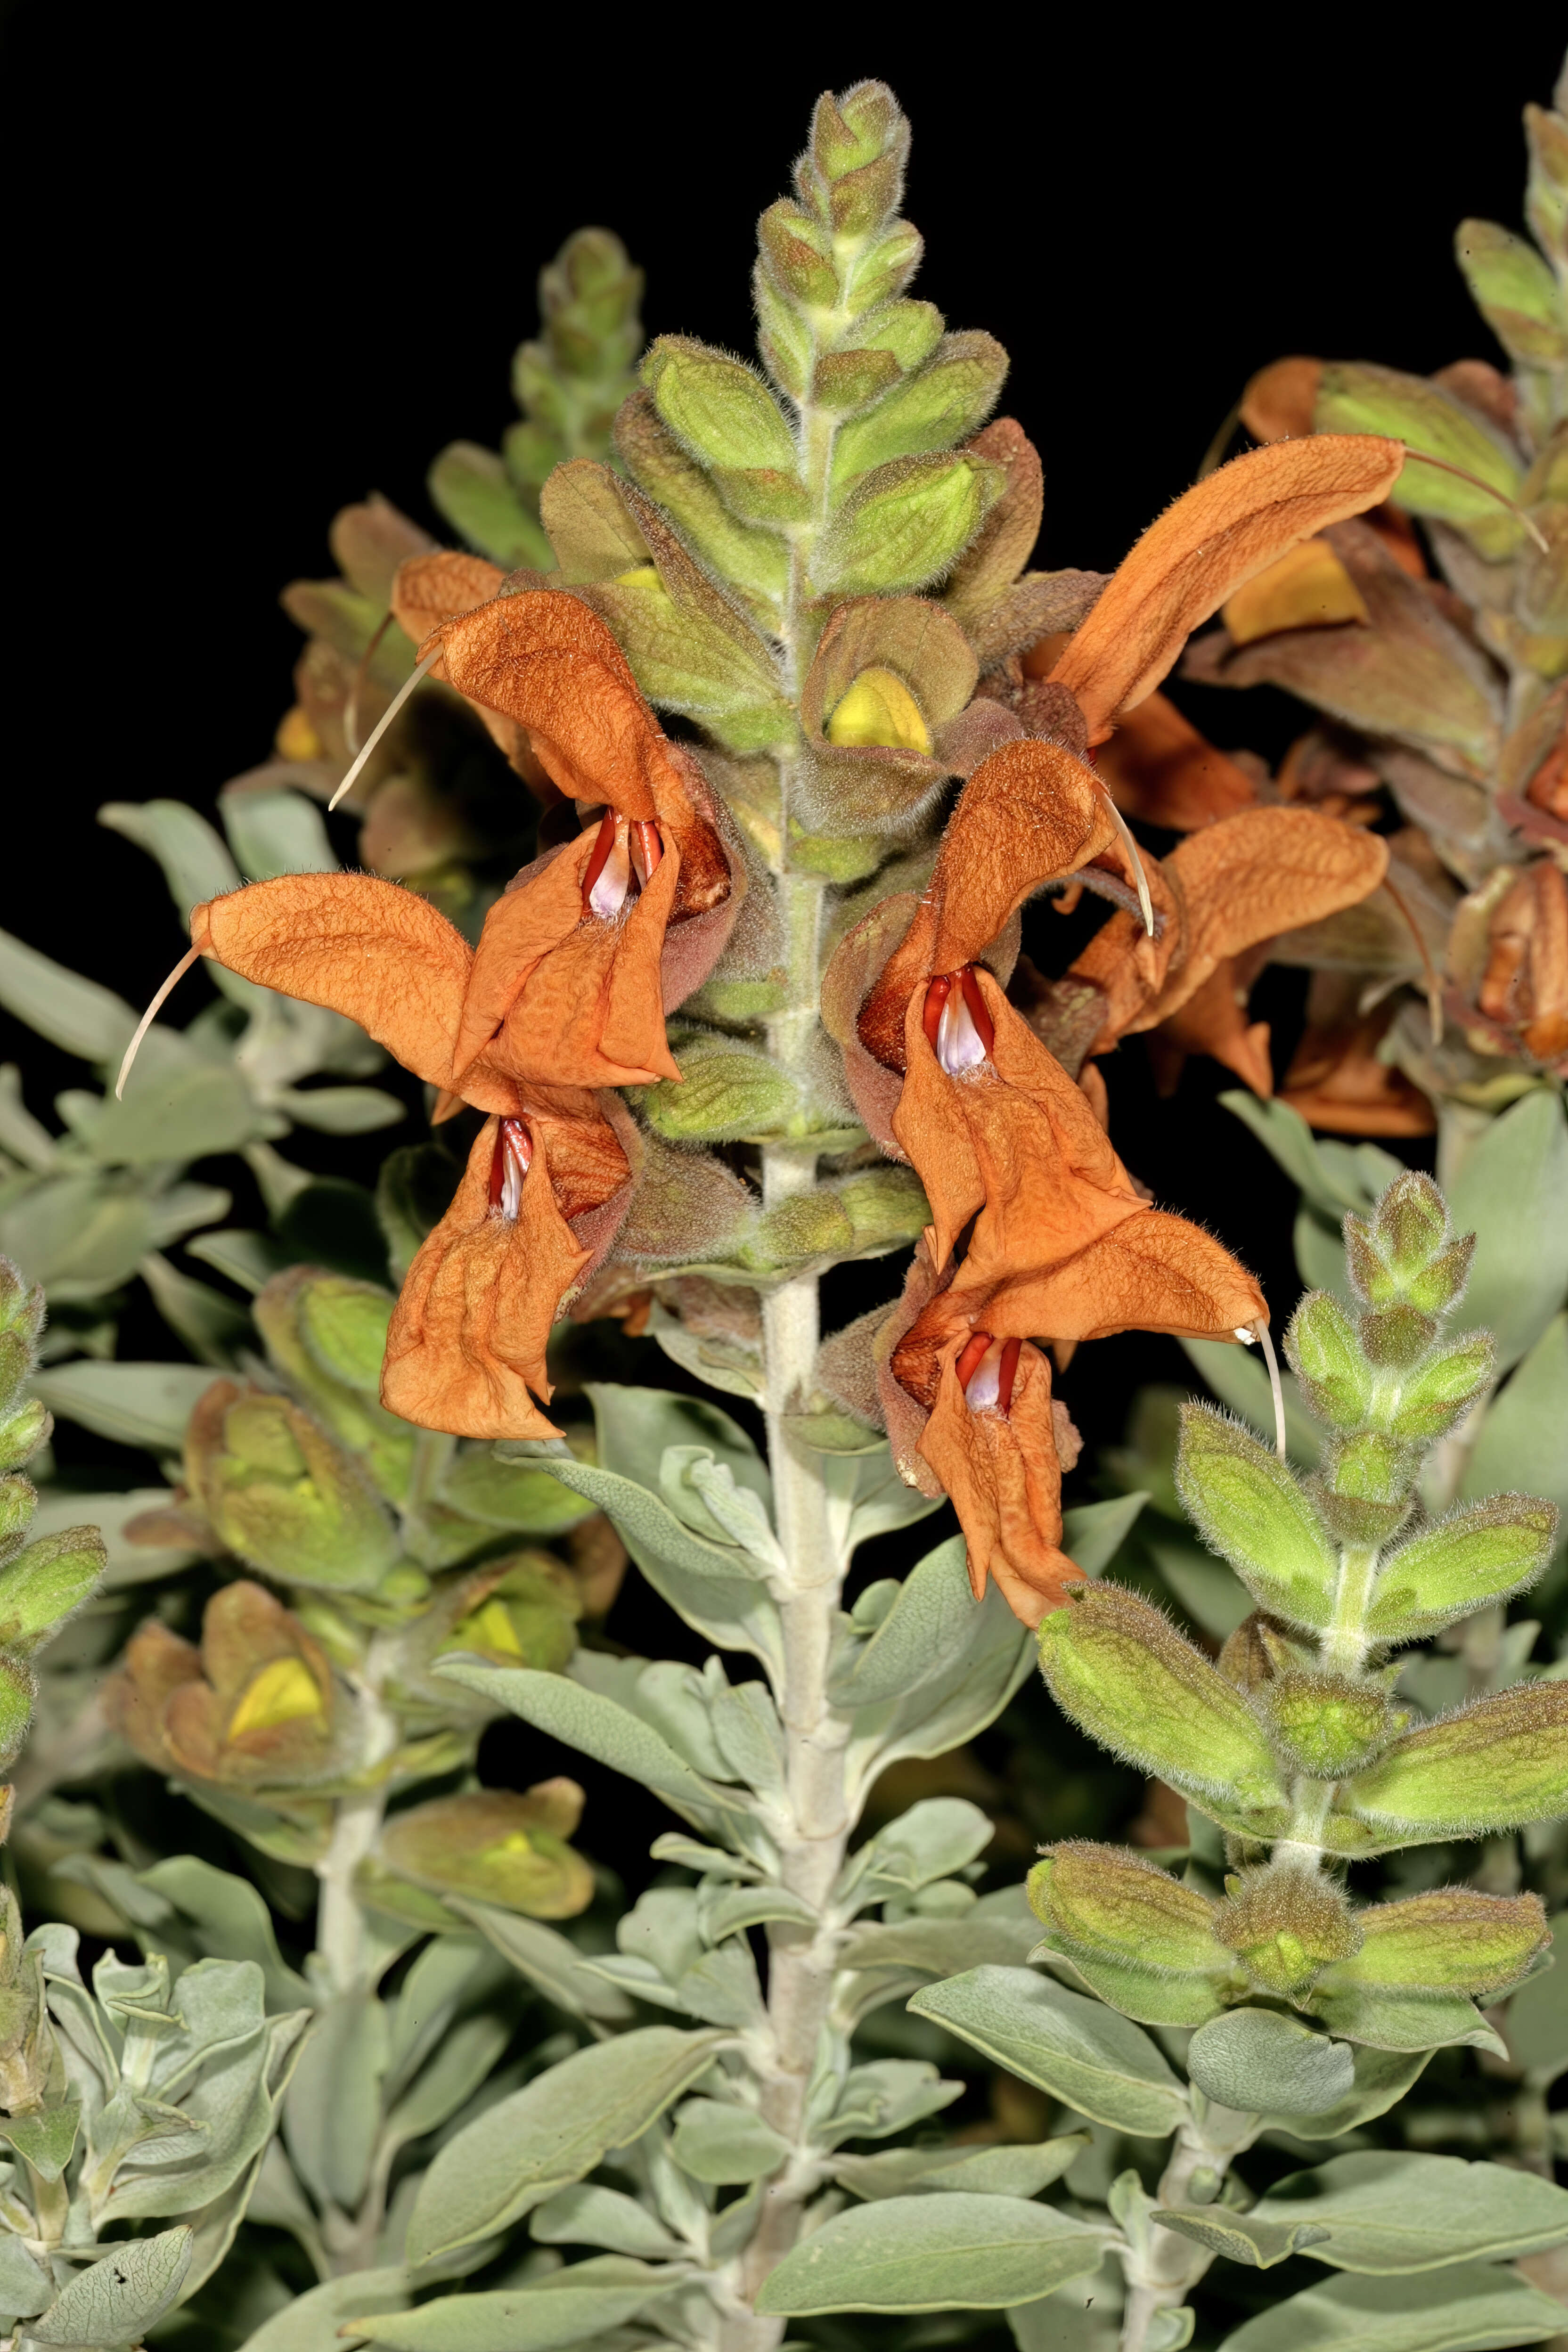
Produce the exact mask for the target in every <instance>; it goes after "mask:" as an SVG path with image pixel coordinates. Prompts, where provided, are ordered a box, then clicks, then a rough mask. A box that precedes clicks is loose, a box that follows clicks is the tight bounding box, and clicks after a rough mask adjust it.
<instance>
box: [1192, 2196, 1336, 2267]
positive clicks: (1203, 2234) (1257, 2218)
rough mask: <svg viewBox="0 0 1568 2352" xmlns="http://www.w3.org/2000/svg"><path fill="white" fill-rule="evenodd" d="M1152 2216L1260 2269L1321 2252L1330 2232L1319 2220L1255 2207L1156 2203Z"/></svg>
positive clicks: (1213, 2249)
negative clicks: (1273, 2217) (1279, 2217)
mask: <svg viewBox="0 0 1568 2352" xmlns="http://www.w3.org/2000/svg"><path fill="white" fill-rule="evenodd" d="M1150 2218H1151V2219H1152V2220H1153V2221H1160V2222H1163V2224H1164V2226H1165V2228H1166V2229H1167V2230H1174V2231H1176V2233H1177V2235H1178V2236H1180V2237H1183V2238H1191V2239H1192V2241H1193V2242H1194V2245H1198V2246H1207V2247H1208V2249H1209V2251H1210V2252H1211V2253H1215V2254H1224V2255H1225V2257H1226V2260H1227V2261H1228V2262H1233V2263H1245V2264H1246V2265H1247V2267H1248V2268H1249V2269H1251V2270H1258V2271H1267V2270H1272V2269H1273V2267H1274V2265H1275V2264H1276V2263H1284V2262H1289V2259H1290V2256H1291V2255H1292V2254H1300V2253H1305V2252H1313V2253H1318V2252H1320V2250H1321V2242H1322V2241H1323V2240H1324V2239H1325V2238H1326V2237H1327V2236H1328V2234H1329V2233H1328V2231H1327V2230H1326V2229H1324V2228H1323V2227H1322V2226H1321V2223H1319V2222H1316V2221H1299V2222H1289V2221H1270V2220H1268V2218H1267V2217H1266V2216H1265V2215H1263V2214H1262V2213H1261V2212H1259V2211H1256V2210H1255V2211H1253V2212H1251V2213H1235V2212H1232V2210H1231V2209H1230V2207H1229V2206H1228V2205H1204V2206H1201V2207H1198V2208H1196V2209H1194V2208H1193V2207H1190V2206H1184V2207H1183V2208H1182V2209H1181V2210H1180V2211H1179V2212H1175V2211H1172V2210H1169V2209H1167V2208H1165V2207H1163V2206H1156V2208H1155V2210H1154V2211H1153V2213H1152V2216H1151V2217H1150ZM1321 2259H1322V2260H1323V2261H1325V2262H1326V2261H1327V2260H1328V2256H1327V2255H1326V2254H1323V2255H1322V2256H1321Z"/></svg>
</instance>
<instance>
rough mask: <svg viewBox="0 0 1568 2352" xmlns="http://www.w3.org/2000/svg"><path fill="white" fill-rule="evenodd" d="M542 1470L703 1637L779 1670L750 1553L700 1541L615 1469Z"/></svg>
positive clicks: (772, 1612) (777, 1645)
mask: <svg viewBox="0 0 1568 2352" xmlns="http://www.w3.org/2000/svg"><path fill="white" fill-rule="evenodd" d="M540 1467H541V1468H542V1469H547V1470H548V1471H549V1473H550V1475H552V1477H555V1478H558V1479H559V1480H560V1482H561V1484H562V1485H563V1486H567V1487H570V1488H571V1490H572V1492H573V1493H574V1494H577V1495H582V1496H585V1497H586V1499H587V1500H588V1501H589V1502H590V1503H591V1504H592V1505H593V1507H594V1508H595V1510H598V1511H603V1512H605V1515H606V1517H609V1518H610V1519H611V1520H613V1521H614V1523H615V1526H616V1531H617V1532H618V1534H619V1535H620V1537H621V1539H622V1541H623V1542H624V1543H625V1545H626V1549H627V1550H628V1551H629V1552H630V1554H631V1556H632V1558H633V1559H635V1560H636V1562H637V1566H638V1567H639V1568H640V1569H641V1570H642V1572H643V1574H644V1575H645V1576H646V1577H647V1580H648V1582H649V1583H650V1584H651V1585H652V1586H653V1588H654V1591H656V1592H658V1594H660V1595H661V1597H662V1598H663V1599H664V1600H666V1601H668V1603H669V1605H670V1607H671V1608H672V1609H675V1610H678V1611H679V1613H680V1615H681V1616H682V1617H684V1618H685V1620H686V1622H687V1623H688V1624H689V1625H691V1626H693V1627H695V1629H696V1631H697V1632H698V1633H700V1634H701V1635H702V1636H703V1638H704V1639H705V1640H706V1641H710V1642H712V1643H715V1644H716V1645H718V1646H720V1647H722V1648H726V1649H739V1650H749V1651H750V1652H751V1654H752V1656H753V1657H755V1658H760V1659H761V1660H762V1662H763V1664H764V1665H765V1666H766V1667H767V1668H768V1669H769V1672H770V1673H771V1674H773V1675H782V1673H783V1670H784V1669H783V1660H784V1634H783V1631H782V1628H781V1625H780V1622H779V1612H778V1606H777V1603H776V1602H775V1601H774V1600H773V1596H772V1594H771V1593H770V1592H769V1591H768V1588H767V1586H766V1584H765V1583H764V1582H763V1577H762V1570H761V1569H760V1567H759V1565H758V1563H757V1561H756V1560H755V1559H753V1558H752V1555H751V1554H750V1553H749V1552H746V1551H742V1549H741V1548H740V1546H739V1545H728V1546H724V1547H721V1546H720V1545H718V1544H710V1543H705V1542H704V1541H703V1540H702V1538H701V1537H700V1536H699V1535H697V1534H695V1533H694V1532H693V1530H692V1529H691V1528H689V1527H687V1526H686V1525H684V1524H683V1522H682V1521H681V1520H679V1519H678V1518H677V1517H676V1516H675V1514H674V1512H673V1511H672V1510H670V1509H669V1508H668V1506H667V1505H666V1504H665V1503H663V1502H662V1501H661V1500H660V1499H659V1497H658V1495H657V1494H655V1493H651V1492H650V1491H649V1490H648V1489H647V1487H645V1486H640V1485H638V1484H637V1482H636V1481H635V1480H633V1479H630V1478H625V1477H622V1476H620V1475H618V1474H617V1473H616V1472H615V1471H612V1470H607V1469H605V1468H604V1467H602V1466H599V1467H593V1466H590V1465H589V1464H587V1463H585V1462H575V1461H570V1460H567V1459H565V1458H564V1457H563V1456H552V1457H551V1459H550V1460H549V1461H547V1462H541V1465H540Z"/></svg>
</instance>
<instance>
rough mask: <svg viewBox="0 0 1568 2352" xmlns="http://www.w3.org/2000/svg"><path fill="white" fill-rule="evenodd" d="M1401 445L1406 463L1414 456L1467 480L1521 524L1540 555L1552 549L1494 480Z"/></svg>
mask: <svg viewBox="0 0 1568 2352" xmlns="http://www.w3.org/2000/svg"><path fill="white" fill-rule="evenodd" d="M1403 446H1404V450H1405V463H1406V465H1408V464H1409V462H1410V460H1411V458H1412V457H1414V458H1415V462H1416V464H1417V465H1418V466H1436V468H1437V471H1438V472H1439V473H1440V474H1452V475H1453V477H1454V478H1455V480H1456V481H1458V482H1468V483H1469V485H1470V487H1471V488H1472V489H1477V490H1485V492H1486V494H1487V496H1488V498H1489V499H1496V500H1497V502H1498V504H1499V506H1500V507H1506V508H1507V509H1508V510H1509V512H1510V515H1512V516H1513V518H1514V520H1515V521H1516V522H1520V523H1522V524H1523V526H1524V528H1525V530H1527V531H1528V532H1529V533H1530V536H1531V539H1532V540H1533V541H1535V544H1536V545H1537V547H1539V548H1540V550H1541V551H1542V555H1550V554H1551V552H1552V550H1551V547H1550V546H1549V544H1548V543H1547V538H1546V533H1545V532H1544V531H1543V530H1542V528H1541V525H1540V524H1539V523H1538V522H1535V521H1532V520H1531V517H1530V516H1529V515H1527V514H1526V513H1525V511H1524V509H1523V508H1522V507H1520V506H1515V504H1514V502H1513V500H1512V499H1510V497H1509V495H1508V492H1507V491H1506V490H1500V489H1499V488H1498V486H1497V484H1496V483H1495V482H1486V481H1483V480H1482V479H1481V477H1480V476H1479V474H1468V473H1467V472H1466V471H1465V468H1464V467H1463V466H1452V465H1450V464H1449V462H1448V460H1447V457H1429V456H1428V455H1427V453H1426V450H1425V449H1413V448H1412V447H1411V446H1410V444H1409V442H1408V441H1406V442H1405V443H1404V445H1403Z"/></svg>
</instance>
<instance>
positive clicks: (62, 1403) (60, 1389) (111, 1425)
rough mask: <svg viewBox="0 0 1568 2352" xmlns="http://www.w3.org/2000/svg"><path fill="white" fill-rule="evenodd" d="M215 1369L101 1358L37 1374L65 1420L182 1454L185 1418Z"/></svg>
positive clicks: (39, 1391)
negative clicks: (103, 1361)
mask: <svg viewBox="0 0 1568 2352" xmlns="http://www.w3.org/2000/svg"><path fill="white" fill-rule="evenodd" d="M214 1378H215V1375H214V1374H213V1372H212V1371H211V1370H208V1368H207V1367H206V1366H205V1365H202V1364H99V1363H93V1362H90V1361H81V1362H77V1363H72V1364H59V1365H54V1366H51V1367H50V1368H49V1369H48V1370H46V1371H41V1372H37V1373H36V1374H35V1375H34V1378H33V1393H34V1395H35V1396H37V1397H38V1398H40V1399H41V1400H42V1402H44V1403H45V1404H47V1407H48V1409H49V1411H50V1412H52V1413H56V1414H58V1416H59V1418H60V1419H61V1420H63V1421H74V1422H78V1423H80V1425H81V1427H82V1428H83V1429H90V1430H91V1432H92V1433H93V1435H94V1436H95V1437H112V1438H113V1439H115V1440H116V1441H117V1443H118V1444H121V1445H142V1446H145V1447H147V1448H148V1450H149V1451H150V1452H153V1453H155V1454H178V1453H179V1452H180V1450H181V1448H182V1446H183V1445H184V1442H185V1423H187V1422H188V1421H189V1419H190V1417H191V1414H192V1412H193V1411H194V1410H195V1404H196V1401H197V1399H198V1398H199V1397H202V1396H205V1393H206V1391H207V1390H208V1389H210V1388H211V1386H212V1384H213V1380H214Z"/></svg>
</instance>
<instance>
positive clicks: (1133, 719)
mask: <svg viewBox="0 0 1568 2352" xmlns="http://www.w3.org/2000/svg"><path fill="white" fill-rule="evenodd" d="M1095 765H1096V767H1097V768H1098V769H1099V772H1100V775H1101V776H1102V777H1103V778H1104V780H1105V782H1106V785H1107V787H1108V789H1109V791H1110V796H1111V798H1112V800H1114V802H1115V803H1116V805H1117V807H1118V808H1119V809H1120V810H1121V814H1122V815H1123V816H1132V817H1141V818H1142V820H1143V822H1144V823H1145V824H1161V825H1165V826H1168V827H1169V829H1170V830H1171V831H1172V832H1173V833H1195V832H1196V831H1197V829H1198V827H1199V826H1200V825H1205V824H1213V823H1214V821H1215V817H1221V816H1233V815H1234V814H1236V812H1237V809H1244V808H1251V807H1252V806H1254V805H1255V803H1256V802H1257V799H1258V788H1257V786H1256V785H1255V784H1254V782H1253V781H1252V778H1251V777H1250V776H1249V775H1248V774H1247V771H1246V769H1245V768H1241V767H1238V766H1237V763H1236V761H1234V760H1230V759H1227V758H1226V755H1225V753H1224V752H1223V751H1215V747H1214V745H1213V744H1212V743H1210V742H1208V741H1207V740H1205V737H1204V736H1202V735H1200V734H1199V732H1198V730H1197V729H1196V728H1195V727H1194V725H1193V723H1192V721H1191V719H1184V717H1183V715H1182V713H1181V712H1180V711H1179V710H1178V709H1176V706H1175V704H1174V703H1173V701H1171V700H1170V698H1169V697H1168V696H1166V695H1163V694H1158V693H1156V694H1151V695H1149V696H1148V697H1147V698H1146V699H1145V700H1143V701H1142V702H1141V703H1140V704H1139V705H1138V708H1137V709H1136V710H1130V711H1129V712H1128V713H1127V714H1126V716H1125V718H1123V719H1120V720H1119V721H1118V723H1117V728H1116V732H1115V734H1114V735H1112V736H1110V739H1109V740H1107V741H1106V742H1105V743H1103V744H1101V746H1100V753H1099V757H1098V759H1097V760H1096V762H1095Z"/></svg>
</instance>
